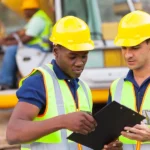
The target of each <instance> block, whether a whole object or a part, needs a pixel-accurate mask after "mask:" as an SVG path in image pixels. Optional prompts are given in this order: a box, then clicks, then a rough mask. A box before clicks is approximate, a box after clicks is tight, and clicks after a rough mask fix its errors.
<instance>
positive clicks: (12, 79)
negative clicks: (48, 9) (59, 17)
mask: <svg viewBox="0 0 150 150" xmlns="http://www.w3.org/2000/svg"><path fill="white" fill-rule="evenodd" d="M22 9H23V11H24V15H25V17H26V19H27V20H29V21H28V23H27V25H26V26H25V28H24V29H23V30H19V31H17V32H15V34H17V35H18V36H19V37H20V39H21V41H22V43H24V44H26V46H28V47H29V48H31V47H32V48H37V49H39V50H42V51H48V50H49V44H48V43H45V41H46V40H48V37H49V35H50V32H51V28H52V21H51V20H50V18H49V17H48V16H47V14H46V13H45V12H44V11H43V10H40V9H39V4H38V2H37V1H36V0H24V1H23V3H22ZM17 44H18V41H17V40H16V38H15V37H14V34H13V33H12V34H10V35H8V36H7V37H5V38H3V39H1V40H0V45H6V46H8V47H7V48H6V52H5V55H4V58H3V62H2V68H1V70H0V90H4V89H10V88H14V87H15V86H16V72H17V64H16V57H15V56H16V52H17V48H18V45H17Z"/></svg>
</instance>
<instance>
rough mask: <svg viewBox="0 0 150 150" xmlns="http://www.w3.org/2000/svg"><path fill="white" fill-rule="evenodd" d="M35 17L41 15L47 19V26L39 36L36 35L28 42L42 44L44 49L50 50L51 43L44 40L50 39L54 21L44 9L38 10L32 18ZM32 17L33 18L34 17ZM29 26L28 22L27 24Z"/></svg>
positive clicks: (29, 43)
mask: <svg viewBox="0 0 150 150" xmlns="http://www.w3.org/2000/svg"><path fill="white" fill-rule="evenodd" d="M34 17H40V18H42V19H43V20H44V21H45V28H44V30H43V31H42V32H41V34H40V35H39V36H37V37H34V38H33V39H32V40H31V41H29V42H28V43H27V44H28V45H34V44H38V45H40V46H41V47H42V48H43V49H44V50H49V44H48V43H46V42H45V41H44V39H45V40H48V39H49V36H50V33H51V29H52V21H51V20H50V18H49V17H48V16H47V14H46V13H45V12H44V11H43V10H39V11H37V12H36V13H35V14H34V15H33V17H32V18H34ZM32 18H31V19H32ZM27 27H28V24H27Z"/></svg>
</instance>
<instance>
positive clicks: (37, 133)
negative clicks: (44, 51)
mask: <svg viewBox="0 0 150 150" xmlns="http://www.w3.org/2000/svg"><path fill="white" fill-rule="evenodd" d="M50 40H51V41H52V42H53V44H54V45H53V53H54V56H55V59H53V60H52V62H51V63H49V64H46V65H44V66H42V67H39V68H36V69H35V70H33V72H32V73H31V74H30V75H29V76H28V77H26V78H24V79H23V80H22V81H21V83H20V84H21V85H22V86H21V87H20V89H19V90H18V91H17V97H18V99H19V102H18V104H17V105H16V107H15V109H14V111H13V114H12V116H11V118H10V121H9V124H8V128H7V140H8V142H9V143H10V144H16V143H26V142H31V141H32V143H30V145H31V147H30V145H26V144H25V145H22V150H25V149H24V148H29V149H30V148H31V149H39V150H47V149H48V150H54V149H56V150H60V149H61V150H67V149H69V150H77V149H78V148H79V149H82V148H83V150H90V148H87V147H85V146H81V145H78V144H77V143H74V142H69V141H68V140H67V136H68V135H69V134H70V133H71V132H70V131H73V132H78V133H81V134H84V135H86V134H88V133H90V132H92V131H93V130H95V127H96V125H97V123H96V121H95V119H94V118H93V117H92V115H90V114H88V113H86V112H92V106H93V104H92V96H91V91H90V88H89V87H88V85H87V84H86V83H85V82H83V81H81V80H79V77H80V75H81V73H82V71H83V70H84V67H85V64H86V62H87V58H88V52H89V51H91V50H93V49H94V42H93V41H92V40H91V37H90V30H89V27H88V26H87V24H86V23H85V22H84V21H83V20H81V19H79V18H77V17H73V16H66V17H63V18H61V19H60V20H59V21H58V22H57V23H56V24H55V25H54V27H53V30H52V35H51V37H50ZM27 108H28V111H27ZM77 110H79V111H77ZM16 124H17V126H16ZM66 129H67V130H66ZM114 144H115V145H114ZM121 147H122V145H121V143H120V142H118V141H115V142H112V143H110V144H109V145H107V146H106V147H105V149H106V150H109V149H110V150H111V149H112V148H114V149H115V150H121V149H122V148H121Z"/></svg>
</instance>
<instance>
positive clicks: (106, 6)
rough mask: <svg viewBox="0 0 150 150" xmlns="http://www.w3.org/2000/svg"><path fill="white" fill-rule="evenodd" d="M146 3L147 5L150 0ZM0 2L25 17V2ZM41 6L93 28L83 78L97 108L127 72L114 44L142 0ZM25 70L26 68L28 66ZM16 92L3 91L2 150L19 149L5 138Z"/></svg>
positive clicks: (47, 1) (68, 0) (52, 0)
mask: <svg viewBox="0 0 150 150" xmlns="http://www.w3.org/2000/svg"><path fill="white" fill-rule="evenodd" d="M145 1H146V3H148V1H149V0H145ZM0 2H1V3H3V4H4V5H5V6H6V7H8V8H9V9H11V10H13V11H14V12H16V13H17V14H18V15H20V16H22V17H23V12H22V11H21V9H20V6H21V2H22V0H0ZM133 2H134V3H133ZM39 3H40V6H41V9H43V10H44V11H45V12H46V13H47V14H48V15H49V16H50V18H51V19H52V21H53V22H55V21H56V20H58V19H60V18H61V17H62V16H66V15H75V16H78V17H80V18H82V19H83V20H85V21H86V22H87V23H88V25H89V26H90V29H91V35H92V38H93V40H94V42H95V51H92V52H90V54H89V61H88V62H87V65H86V68H85V70H84V72H83V74H82V76H81V78H82V79H83V80H85V81H86V82H87V83H88V84H89V86H90V88H91V90H92V96H93V102H94V106H99V105H100V106H101V105H104V104H106V101H107V98H108V93H109V86H110V84H111V82H112V81H113V80H114V79H116V78H118V77H120V76H124V75H125V74H126V73H127V71H128V69H127V68H126V67H125V62H124V60H123V59H122V57H121V51H120V48H119V47H116V46H115V45H114V44H113V40H114V37H115V35H116V32H117V26H118V21H119V20H120V18H121V16H122V15H124V14H126V13H127V12H129V11H133V10H134V9H142V5H141V2H140V0H133V1H132V0H39ZM149 10H150V8H149ZM116 14H117V16H116ZM118 15H119V16H118ZM3 31H4V30H3V29H2V28H1V27H0V34H1V33H2V34H3V35H4V32H3ZM49 55H51V54H49ZM49 61H50V60H49ZM18 63H19V64H18V67H19V66H20V65H25V64H24V62H21V63H23V64H20V62H18ZM33 64H34V63H33ZM22 68H24V69H25V67H22ZM27 69H28V68H27ZM19 71H20V72H21V73H22V72H23V71H24V70H20V68H19ZM15 93H16V90H6V91H2V92H0V120H1V122H0V149H3V150H4V149H7V148H9V149H15V150H18V149H19V146H18V145H14V146H9V145H8V144H7V142H6V137H5V134H6V124H7V123H8V120H9V117H10V115H11V111H9V110H10V109H11V108H14V106H15V105H16V104H17V102H18V100H17V97H16V94H15ZM98 108H99V107H98Z"/></svg>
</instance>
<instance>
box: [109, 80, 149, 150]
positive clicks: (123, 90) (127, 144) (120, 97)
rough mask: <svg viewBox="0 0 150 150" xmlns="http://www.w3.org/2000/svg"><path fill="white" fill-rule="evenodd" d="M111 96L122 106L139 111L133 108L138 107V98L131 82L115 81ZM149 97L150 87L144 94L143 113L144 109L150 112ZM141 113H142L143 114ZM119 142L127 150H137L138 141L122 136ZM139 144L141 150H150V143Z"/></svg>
mask: <svg viewBox="0 0 150 150" xmlns="http://www.w3.org/2000/svg"><path fill="white" fill-rule="evenodd" d="M131 93H132V94H131ZM111 95H112V100H115V101H117V102H118V103H121V104H123V105H125V106H127V107H129V108H130V109H133V110H134V111H137V110H136V108H132V107H133V105H135V107H136V98H135V95H134V86H133V85H132V83H131V82H129V81H125V82H124V78H120V79H117V80H115V81H114V82H113V83H112V85H111ZM125 95H126V96H127V97H126V98H124V96H125ZM149 97H150V85H149V86H148V87H147V90H146V92H145V94H144V97H143V100H142V104H141V111H142V108H143V109H146V110H150V105H148V104H147V103H148V102H149V100H148V99H149ZM134 100H135V102H133V101H134ZM134 103H135V104H134ZM141 111H140V113H141ZM119 140H120V141H121V142H123V143H124V149H125V150H128V149H129V150H130V149H131V150H135V149H136V143H137V142H136V141H134V140H130V139H127V138H125V137H123V136H120V137H119ZM139 144H141V145H140V150H148V149H150V144H149V142H145V143H141V142H138V145H139ZM124 149H123V150H124Z"/></svg>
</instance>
